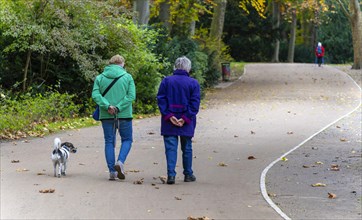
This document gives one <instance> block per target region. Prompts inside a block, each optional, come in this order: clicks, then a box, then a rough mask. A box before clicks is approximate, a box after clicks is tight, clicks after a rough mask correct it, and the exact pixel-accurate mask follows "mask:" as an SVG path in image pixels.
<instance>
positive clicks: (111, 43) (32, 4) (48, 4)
mask: <svg viewBox="0 0 362 220" xmlns="http://www.w3.org/2000/svg"><path fill="white" fill-rule="evenodd" d="M0 3H1V7H0V33H1V35H0V59H1V62H0V63H1V64H0V83H1V85H2V86H3V88H4V89H7V90H12V91H13V92H18V91H20V90H21V88H20V86H19V84H22V83H23V82H24V81H25V82H26V85H27V87H32V89H33V90H34V92H37V93H40V94H43V93H45V92H46V91H47V87H48V86H52V85H58V87H57V90H58V91H59V92H60V93H69V94H77V96H75V97H74V98H75V100H74V101H75V103H78V104H81V105H82V108H81V109H80V110H81V112H80V113H84V114H88V113H89V112H88V111H89V109H91V107H90V106H93V104H94V103H92V102H89V97H90V94H91V91H92V86H93V80H94V78H95V76H96V75H98V74H99V73H101V72H102V71H103V68H104V66H105V65H106V64H107V63H108V60H109V59H110V57H112V56H113V55H115V54H121V55H122V56H124V57H125V59H126V68H127V71H128V72H129V73H131V74H132V75H133V77H134V78H137V79H140V78H142V76H138V74H141V75H142V74H144V70H143V69H142V68H146V69H149V70H150V69H152V71H153V73H154V72H155V71H157V70H158V69H161V68H162V65H163V63H162V59H158V57H156V55H155V54H153V53H152V52H151V51H152V49H153V48H154V46H155V45H156V43H155V41H156V40H157V37H158V33H157V31H155V30H150V29H141V28H138V27H137V26H136V25H135V24H133V23H132V19H130V16H129V13H128V12H127V10H125V9H124V8H123V7H122V6H119V5H118V3H117V2H116V1H114V0H106V1H88V0H79V1H45V0H26V1H25V0H18V1H7V0H0ZM28 52H30V54H31V60H30V66H29V68H28V77H27V78H26V79H25V78H24V77H23V75H24V69H25V68H24V67H25V64H26V57H27V54H28ZM153 75H154V74H153ZM156 77H157V76H156ZM152 82H153V83H155V84H154V85H152V86H151V87H152V88H155V87H156V86H157V80H156V81H152ZM140 86H142V83H140ZM138 89H140V90H142V89H141V88H140V87H138ZM154 93H155V91H153V92H152V94H154ZM146 94H151V93H146ZM144 95H145V93H139V94H138V97H137V98H140V99H141V100H145V99H147V97H143V96H144ZM146 96H147V95H146Z"/></svg>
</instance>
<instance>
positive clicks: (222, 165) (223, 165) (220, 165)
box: [217, 162, 228, 167]
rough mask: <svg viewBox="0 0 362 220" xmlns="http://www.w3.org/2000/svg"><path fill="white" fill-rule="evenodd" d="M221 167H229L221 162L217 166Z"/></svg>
mask: <svg viewBox="0 0 362 220" xmlns="http://www.w3.org/2000/svg"><path fill="white" fill-rule="evenodd" d="M217 165H218V166H219V167H227V166H228V165H227V164H226V163H224V162H220V163H218V164H217Z"/></svg>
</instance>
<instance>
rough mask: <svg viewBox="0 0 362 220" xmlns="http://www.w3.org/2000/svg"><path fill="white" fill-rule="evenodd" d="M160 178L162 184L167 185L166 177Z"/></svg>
mask: <svg viewBox="0 0 362 220" xmlns="http://www.w3.org/2000/svg"><path fill="white" fill-rule="evenodd" d="M158 178H159V179H160V180H161V182H162V183H163V184H165V183H166V180H167V177H165V176H159V177H158Z"/></svg>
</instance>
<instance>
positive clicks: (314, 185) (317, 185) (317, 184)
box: [312, 183, 327, 187]
mask: <svg viewBox="0 0 362 220" xmlns="http://www.w3.org/2000/svg"><path fill="white" fill-rule="evenodd" d="M312 186H313V187H326V186H327V184H325V183H315V184H312Z"/></svg>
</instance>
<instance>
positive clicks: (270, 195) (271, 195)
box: [268, 193, 277, 197]
mask: <svg viewBox="0 0 362 220" xmlns="http://www.w3.org/2000/svg"><path fill="white" fill-rule="evenodd" d="M268 196H269V197H276V196H277V194H275V193H268Z"/></svg>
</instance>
